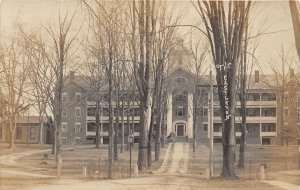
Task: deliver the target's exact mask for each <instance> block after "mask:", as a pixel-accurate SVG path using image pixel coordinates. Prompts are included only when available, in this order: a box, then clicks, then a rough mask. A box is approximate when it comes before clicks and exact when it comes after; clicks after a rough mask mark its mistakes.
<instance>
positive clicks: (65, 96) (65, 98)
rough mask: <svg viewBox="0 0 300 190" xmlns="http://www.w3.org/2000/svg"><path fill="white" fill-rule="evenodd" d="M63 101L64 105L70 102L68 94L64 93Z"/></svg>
mask: <svg viewBox="0 0 300 190" xmlns="http://www.w3.org/2000/svg"><path fill="white" fill-rule="evenodd" d="M61 101H62V102H63V103H65V102H67V101H68V94H67V93H65V92H64V93H62V96H61Z"/></svg>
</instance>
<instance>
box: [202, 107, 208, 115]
mask: <svg viewBox="0 0 300 190" xmlns="http://www.w3.org/2000/svg"><path fill="white" fill-rule="evenodd" d="M202 113H203V114H202V115H203V117H207V116H208V108H203V109H202Z"/></svg>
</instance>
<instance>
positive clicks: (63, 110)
mask: <svg viewBox="0 0 300 190" xmlns="http://www.w3.org/2000/svg"><path fill="white" fill-rule="evenodd" d="M61 114H62V116H63V117H67V108H63V109H62V113H61Z"/></svg>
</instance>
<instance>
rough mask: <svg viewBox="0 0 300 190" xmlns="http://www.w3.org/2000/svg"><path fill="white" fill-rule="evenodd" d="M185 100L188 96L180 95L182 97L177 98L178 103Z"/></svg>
mask: <svg viewBox="0 0 300 190" xmlns="http://www.w3.org/2000/svg"><path fill="white" fill-rule="evenodd" d="M185 100H186V96H185V95H182V94H180V95H177V96H175V101H176V102H183V101H185Z"/></svg>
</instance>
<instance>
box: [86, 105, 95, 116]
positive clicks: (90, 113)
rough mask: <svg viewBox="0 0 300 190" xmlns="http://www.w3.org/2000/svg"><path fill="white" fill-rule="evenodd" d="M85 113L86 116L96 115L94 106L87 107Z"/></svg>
mask: <svg viewBox="0 0 300 190" xmlns="http://www.w3.org/2000/svg"><path fill="white" fill-rule="evenodd" d="M86 114H87V116H96V108H95V107H90V108H87V112H86Z"/></svg>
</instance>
